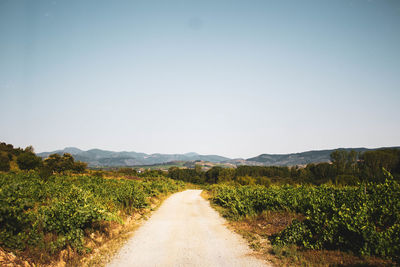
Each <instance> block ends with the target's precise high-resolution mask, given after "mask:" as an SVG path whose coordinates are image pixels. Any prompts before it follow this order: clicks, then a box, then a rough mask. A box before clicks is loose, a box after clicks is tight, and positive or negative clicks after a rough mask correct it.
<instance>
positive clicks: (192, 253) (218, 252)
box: [109, 190, 267, 267]
mask: <svg viewBox="0 0 400 267" xmlns="http://www.w3.org/2000/svg"><path fill="white" fill-rule="evenodd" d="M200 193H201V190H186V191H184V192H180V193H176V194H174V195H172V196H171V197H169V198H168V199H167V200H165V201H164V203H163V204H162V206H161V207H160V208H159V209H158V210H157V211H156V212H155V213H154V214H153V215H152V216H151V218H150V219H149V220H148V221H147V222H146V223H145V224H144V225H143V226H142V227H140V228H139V229H138V230H137V231H136V233H135V234H134V236H133V238H132V239H131V240H130V241H128V243H127V244H125V246H124V247H123V248H122V249H121V251H120V252H119V254H118V255H117V256H116V257H115V258H114V259H113V261H112V262H111V263H110V264H109V266H110V267H111V266H112V267H114V266H267V264H266V263H265V262H264V261H262V260H259V259H256V258H255V257H253V256H251V253H252V251H251V250H250V249H249V247H248V246H247V244H246V241H245V240H244V239H242V237H240V236H239V235H237V234H235V233H233V232H231V231H230V230H229V229H228V228H226V226H224V223H225V220H224V219H222V218H221V217H220V216H219V214H218V213H217V212H216V211H214V210H213V209H212V208H211V207H210V204H209V203H208V202H207V201H206V200H204V199H203V198H202V197H201V196H200Z"/></svg>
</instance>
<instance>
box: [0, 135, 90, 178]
mask: <svg viewBox="0 0 400 267" xmlns="http://www.w3.org/2000/svg"><path fill="white" fill-rule="evenodd" d="M12 162H15V163H16V165H17V166H18V168H19V169H20V170H37V171H39V172H40V174H41V175H42V176H49V175H51V174H53V173H65V172H67V171H70V172H74V173H82V172H84V171H85V170H86V168H87V163H85V162H81V161H75V159H74V158H73V156H72V155H71V154H69V153H64V154H63V155H62V156H61V155H59V154H51V155H49V157H48V158H46V159H44V160H43V159H42V158H41V157H39V156H37V155H36V154H35V152H34V148H33V147H32V146H28V147H26V148H25V149H22V148H19V147H18V148H14V146H13V145H11V144H6V143H3V142H2V143H0V171H5V172H7V171H10V169H11V165H12Z"/></svg>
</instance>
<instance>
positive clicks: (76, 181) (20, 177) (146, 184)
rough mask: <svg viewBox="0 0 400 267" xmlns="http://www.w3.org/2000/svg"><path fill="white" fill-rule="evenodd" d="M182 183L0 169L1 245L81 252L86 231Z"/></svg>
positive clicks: (140, 208)
mask: <svg viewBox="0 0 400 267" xmlns="http://www.w3.org/2000/svg"><path fill="white" fill-rule="evenodd" d="M183 187H184V184H183V182H180V181H174V180H171V179H168V178H147V179H143V180H140V181H137V180H126V179H105V178H101V177H95V176H62V175H53V176H50V177H49V178H47V179H46V180H44V179H42V178H41V177H40V176H39V175H38V174H36V173H34V172H31V173H19V174H14V173H6V174H4V173H3V174H0V246H1V247H3V248H7V249H10V250H14V251H24V250H30V251H35V250H36V251H40V252H45V253H48V254H55V253H58V252H59V251H60V250H62V249H64V248H66V247H71V248H73V249H74V250H76V251H84V250H85V249H86V248H85V246H84V238H85V236H88V235H90V233H91V232H93V231H94V230H95V229H96V227H97V228H98V227H100V225H101V223H102V222H104V221H115V222H119V223H123V217H124V216H125V215H128V214H132V213H133V212H136V211H140V210H142V209H144V208H146V207H148V206H149V204H150V198H152V197H155V196H159V195H161V194H167V193H170V192H176V191H178V190H180V189H182V188H183Z"/></svg>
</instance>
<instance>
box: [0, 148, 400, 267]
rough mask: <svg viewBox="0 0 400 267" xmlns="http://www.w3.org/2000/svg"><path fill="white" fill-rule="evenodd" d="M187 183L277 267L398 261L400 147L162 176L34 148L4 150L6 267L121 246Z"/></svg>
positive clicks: (1, 260)
mask: <svg viewBox="0 0 400 267" xmlns="http://www.w3.org/2000/svg"><path fill="white" fill-rule="evenodd" d="M189 183H193V184H197V186H201V187H203V188H205V189H206V191H205V192H204V195H206V196H207V198H208V199H210V201H211V203H212V205H213V206H214V208H216V209H217V210H218V211H219V212H220V213H221V214H222V215H223V216H225V217H226V218H227V219H228V220H229V224H230V225H231V227H233V229H234V230H236V231H237V232H239V233H240V234H242V235H243V236H244V237H245V238H246V239H247V240H248V241H249V243H250V246H251V247H252V248H253V249H254V250H256V251H258V253H259V254H260V255H261V256H262V257H264V258H265V259H268V260H270V261H271V262H273V263H275V265H277V266H285V265H286V266H397V265H399V264H400V258H399V255H400V150H398V149H381V150H375V151H367V152H364V153H361V154H357V153H356V152H354V151H350V152H347V151H344V150H337V151H334V152H333V153H332V154H331V163H317V164H308V165H307V166H293V167H281V166H267V167H262V166H238V167H237V168H222V167H219V166H217V167H212V168H211V169H209V170H207V171H204V170H203V169H202V167H201V166H199V165H194V168H187V167H183V168H178V167H176V166H174V167H171V168H169V170H168V172H166V171H165V170H159V169H158V170H157V169H147V170H141V171H138V170H135V169H134V168H116V169H96V170H91V169H88V168H87V165H86V163H83V162H79V161H75V160H74V158H73V157H72V156H71V155H70V154H63V155H58V154H52V155H50V156H49V157H48V158H46V159H42V158H40V157H37V156H36V154H35V153H34V150H33V148H32V147H27V148H25V149H21V148H14V147H13V146H12V145H10V144H6V143H0V265H6V264H7V262H12V263H13V264H19V265H25V266H30V265H32V264H54V259H56V261H57V260H58V261H59V262H61V263H64V265H74V264H75V265H82V261H81V259H82V258H88V257H90V255H92V254H93V252H96V250H97V252H98V249H99V247H100V246H101V244H104V243H105V242H108V241H107V240H112V239H118V234H117V235H116V234H115V233H114V232H115V229H117V228H118V229H121V227H120V226H121V225H122V226H123V225H126V227H125V226H123V227H125V229H133V228H132V223H131V222H132V221H135V220H137V219H138V218H139V217H141V215H143V214H145V213H146V212H148V211H150V210H151V209H152V208H154V207H155V203H159V200H160V199H163V197H165V196H167V195H168V194H170V193H173V192H177V191H179V190H182V189H183V188H184V187H185V186H188V184H189ZM191 186H193V185H191ZM157 201H158V202H157ZM129 225H130V226H129ZM125 232H127V231H125ZM120 236H121V235H120ZM107 253H108V252H107ZM4 255H5V257H2V256H4ZM10 255H11V256H10ZM10 258H12V259H11V260H10ZM14 258H16V259H14ZM95 265H98V264H97V263H96V264H95ZM60 266H62V265H60Z"/></svg>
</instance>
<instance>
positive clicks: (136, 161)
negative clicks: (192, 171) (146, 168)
mask: <svg viewBox="0 0 400 267" xmlns="http://www.w3.org/2000/svg"><path fill="white" fill-rule="evenodd" d="M54 153H57V154H60V155H62V154H63V153H70V154H72V155H73V156H74V158H75V159H76V160H80V161H84V162H87V163H88V165H89V166H90V167H105V166H107V167H117V166H138V165H153V164H163V163H167V162H173V161H196V160H201V161H208V162H222V161H227V160H229V158H226V157H222V156H218V155H199V154H197V153H194V152H191V153H186V154H160V153H155V154H146V153H138V152H133V151H131V152H128V151H122V152H114V151H108V150H101V149H90V150H87V151H83V150H80V149H79V148H74V147H66V148H64V149H62V150H56V151H53V152H42V153H38V154H37V155H38V156H40V157H42V158H46V157H48V156H49V155H50V154H54Z"/></svg>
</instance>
